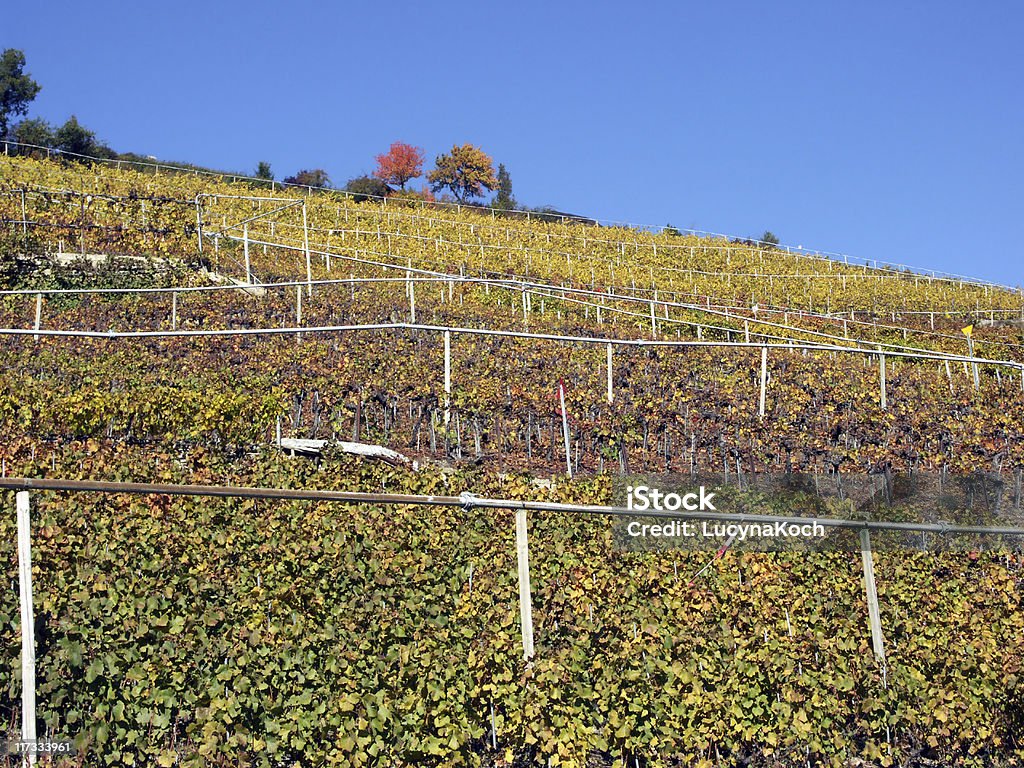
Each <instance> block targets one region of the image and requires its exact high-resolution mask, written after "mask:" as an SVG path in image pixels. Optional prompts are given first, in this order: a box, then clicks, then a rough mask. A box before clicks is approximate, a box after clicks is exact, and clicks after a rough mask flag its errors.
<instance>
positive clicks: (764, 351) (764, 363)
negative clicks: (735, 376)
mask: <svg viewBox="0 0 1024 768" xmlns="http://www.w3.org/2000/svg"><path fill="white" fill-rule="evenodd" d="M767 390H768V345H767V344H765V345H764V346H763V347H761V401H760V403H759V405H758V407H757V414H758V416H760V417H761V418H762V419H763V418H764V404H765V397H766V395H767Z"/></svg>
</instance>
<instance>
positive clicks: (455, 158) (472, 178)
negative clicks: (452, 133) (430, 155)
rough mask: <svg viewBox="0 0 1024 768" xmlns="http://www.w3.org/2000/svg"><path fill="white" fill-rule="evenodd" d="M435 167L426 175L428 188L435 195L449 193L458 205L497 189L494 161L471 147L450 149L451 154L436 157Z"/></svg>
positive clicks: (464, 145)
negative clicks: (449, 191)
mask: <svg viewBox="0 0 1024 768" xmlns="http://www.w3.org/2000/svg"><path fill="white" fill-rule="evenodd" d="M435 163H436V166H437V167H436V168H434V170H432V171H431V172H430V173H428V174H427V181H429V182H430V188H431V189H433V190H434V191H435V192H440V191H441V190H442V189H449V190H451V192H452V194H453V195H455V199H456V200H458V201H459V202H465V200H466V199H467V198H471V197H479V196H480V195H482V194H483V193H484V190H487V191H488V192H491V191H493V190H494V189H495V188H496V187H497V186H498V179H497V177H495V175H494V161H493V160H491V157H490V155H488V154H487V153H485V152H484V151H483V150H482V149H480V148H478V147H474V146H473V145H472V144H463V145H462V146H457V145H456V146H454V147H452V151H451V153H450V154H447V155H438V157H437V160H436V161H435Z"/></svg>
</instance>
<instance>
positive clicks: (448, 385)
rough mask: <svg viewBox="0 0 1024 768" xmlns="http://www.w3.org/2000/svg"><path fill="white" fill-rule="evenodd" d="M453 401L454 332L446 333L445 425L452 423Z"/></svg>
mask: <svg viewBox="0 0 1024 768" xmlns="http://www.w3.org/2000/svg"><path fill="white" fill-rule="evenodd" d="M451 400H452V332H451V331H445V332H444V425H445V426H446V427H447V426H448V423H449V422H450V421H451V418H452V413H451Z"/></svg>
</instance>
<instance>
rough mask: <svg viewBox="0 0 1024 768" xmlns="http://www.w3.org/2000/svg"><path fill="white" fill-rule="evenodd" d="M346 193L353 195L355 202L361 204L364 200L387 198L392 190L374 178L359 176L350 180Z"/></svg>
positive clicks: (346, 186)
mask: <svg viewBox="0 0 1024 768" xmlns="http://www.w3.org/2000/svg"><path fill="white" fill-rule="evenodd" d="M345 191H346V192H348V193H350V194H351V195H352V199H353V200H355V202H357V203H361V202H363V201H364V200H370V199H376V198H381V197H387V194H388V192H390V191H391V189H390V188H389V187H388V185H387V184H385V183H384V182H383V181H381V180H380V179H378V178H375V177H373V176H357V177H356V178H354V179H349V180H348V184H346V185H345Z"/></svg>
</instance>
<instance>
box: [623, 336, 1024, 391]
mask: <svg viewBox="0 0 1024 768" xmlns="http://www.w3.org/2000/svg"><path fill="white" fill-rule="evenodd" d="M1021 386H1024V367H1021ZM614 399H615V393H614V392H613V391H612V389H611V344H608V402H611V401H613V400H614Z"/></svg>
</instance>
